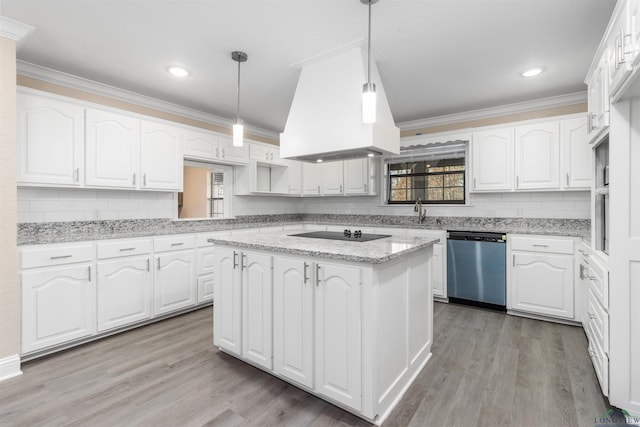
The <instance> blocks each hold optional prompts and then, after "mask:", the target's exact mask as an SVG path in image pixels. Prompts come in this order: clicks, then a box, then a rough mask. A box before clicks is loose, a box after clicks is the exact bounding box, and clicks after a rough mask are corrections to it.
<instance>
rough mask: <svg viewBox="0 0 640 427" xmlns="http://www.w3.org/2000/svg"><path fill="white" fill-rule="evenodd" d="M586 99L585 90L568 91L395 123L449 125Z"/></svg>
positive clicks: (408, 126)
mask: <svg viewBox="0 0 640 427" xmlns="http://www.w3.org/2000/svg"><path fill="white" fill-rule="evenodd" d="M586 101H587V92H577V93H570V94H567V95H559V96H553V97H549V98H541V99H536V100H533V101H526V102H518V103H515V104H507V105H501V106H499V107H491V108H483V109H480V110H472V111H467V112H463V113H455V114H447V115H444V116H438V117H431V118H428V119H420V120H411V121H407V122H401V123H397V124H396V126H398V127H399V128H400V130H401V131H404V130H413V129H421V128H427V127H432V126H442V125H449V124H453V123H461V122H467V121H472V120H481V119H489V118H493V117H501V116H506V115H510V114H520V113H529V112H532V111H538V110H544V109H547V108H556V107H565V106H567V105H575V104H580V103H583V102H586Z"/></svg>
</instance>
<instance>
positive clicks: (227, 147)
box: [218, 137, 249, 165]
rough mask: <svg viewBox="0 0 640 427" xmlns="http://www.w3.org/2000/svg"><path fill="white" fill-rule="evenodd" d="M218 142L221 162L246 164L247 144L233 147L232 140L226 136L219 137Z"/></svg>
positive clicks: (247, 155)
mask: <svg viewBox="0 0 640 427" xmlns="http://www.w3.org/2000/svg"><path fill="white" fill-rule="evenodd" d="M218 142H219V148H220V151H219V159H220V160H221V161H223V163H232V164H236V165H246V164H247V163H249V144H248V143H246V144H244V145H243V146H242V147H234V146H233V140H232V139H231V138H227V137H220V138H219V139H218Z"/></svg>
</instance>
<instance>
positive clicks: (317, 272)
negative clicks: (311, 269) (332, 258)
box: [316, 264, 320, 286]
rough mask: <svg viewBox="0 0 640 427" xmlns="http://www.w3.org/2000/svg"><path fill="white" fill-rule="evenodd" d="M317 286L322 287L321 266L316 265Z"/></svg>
mask: <svg viewBox="0 0 640 427" xmlns="http://www.w3.org/2000/svg"><path fill="white" fill-rule="evenodd" d="M316 286H320V264H316Z"/></svg>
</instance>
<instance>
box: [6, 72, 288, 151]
mask: <svg viewBox="0 0 640 427" xmlns="http://www.w3.org/2000/svg"><path fill="white" fill-rule="evenodd" d="M16 68H17V72H18V74H20V75H22V76H25V77H31V78H34V79H38V80H42V81H45V82H49V83H54V84H59V85H62V86H66V87H70V88H73V89H78V90H83V91H86V92H90V93H93V94H96V95H101V96H106V97H109V98H112V99H116V100H118V101H124V102H130V103H132V104H136V105H139V106H142V107H146V108H153V109H155V110H159V111H163V112H165V113H171V114H176V115H179V116H182V117H186V118H189V119H193V120H199V121H201V122H205V123H210V124H214V125H218V126H225V127H228V128H229V129H231V126H232V125H233V123H234V121H233V120H231V119H226V118H224V117H220V116H215V115H213V114H208V113H204V112H202V111H198V110H194V109H192V108H188V107H183V106H181V105H178V104H173V103H171V102H168V101H162V100H160V99H156V98H152V97H150V96H145V95H140V94H138V93H135V92H130V91H128V90H124V89H120V88H117V87H115V86H110V85H106V84H103V83H99V82H96V81H93V80H89V79H85V78H82V77H78V76H74V75H72V74H67V73H64V72H62V71H57V70H53V69H51V68H46V67H42V66H40V65H36V64H32V63H29V62H25V61H20V60H18V61H17V63H16ZM245 132H247V133H252V134H254V135H258V136H261V137H265V138H270V139H273V140H276V141H278V140H279V139H280V133H279V132H273V131H270V130H266V129H262V128H257V127H254V126H248V125H247V124H246V123H245Z"/></svg>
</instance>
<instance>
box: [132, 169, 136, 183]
mask: <svg viewBox="0 0 640 427" xmlns="http://www.w3.org/2000/svg"><path fill="white" fill-rule="evenodd" d="M132 181H133V182H132V185H136V173H135V172H134V173H133V180H132Z"/></svg>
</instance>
